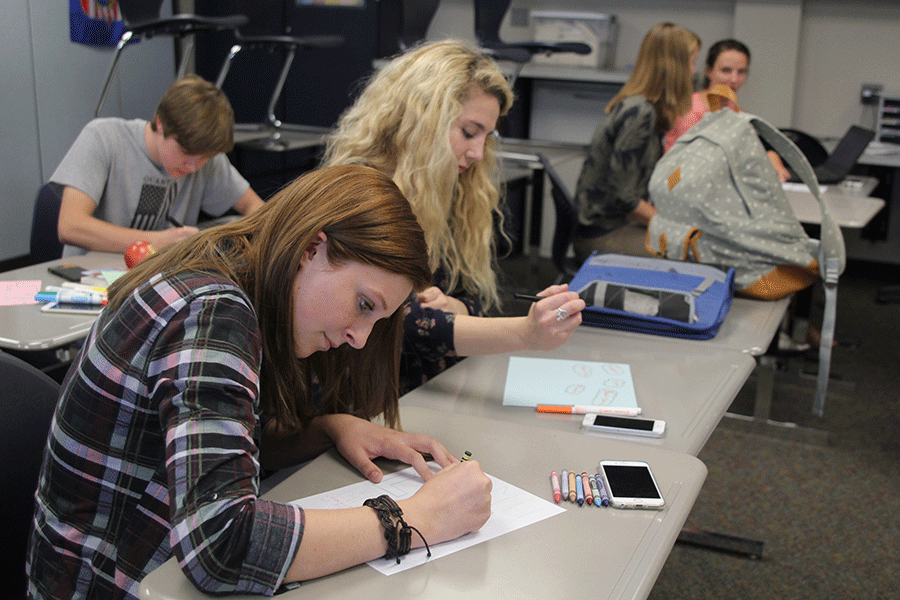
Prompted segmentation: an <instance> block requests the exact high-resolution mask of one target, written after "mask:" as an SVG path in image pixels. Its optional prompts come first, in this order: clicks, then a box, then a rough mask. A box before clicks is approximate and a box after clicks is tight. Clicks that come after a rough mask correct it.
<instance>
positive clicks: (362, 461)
mask: <svg viewBox="0 0 900 600" xmlns="http://www.w3.org/2000/svg"><path fill="white" fill-rule="evenodd" d="M320 418H321V419H322V425H323V427H324V428H325V432H326V434H327V435H328V436H329V437H330V438H331V439H332V441H333V442H334V444H335V447H336V448H337V450H338V452H340V453H341V455H342V456H343V457H344V458H346V459H347V461H348V462H349V463H350V464H351V465H353V466H354V467H355V468H356V470H357V471H359V472H360V473H362V475H363V476H364V477H365V478H366V479H368V480H369V481H372V482H374V483H378V482H380V481H381V478H382V477H383V476H384V474H383V473H382V472H381V469H379V468H378V467H377V466H376V465H375V463H374V462H372V460H373V459H375V458H377V457H379V456H381V457H384V458H389V459H392V460H399V461H402V462H404V463H406V464H408V465H410V466H412V467H413V468H414V469H415V470H416V473H418V474H419V475H420V476H421V477H422V479H424V480H425V481H428V480H429V479H430V478H431V477H432V476H433V475H434V474H433V473H432V472H431V470H430V469H429V468H428V465H427V464H426V463H425V458H424V457H423V456H422V454H430V455H431V456H432V458H433V459H434V461H435V462H437V463H438V464H439V465H441V467H447V466H449V465H451V464H453V463H455V462H458V461H457V459H456V458H455V457H454V456H453V455H452V454H450V452H448V451H447V449H446V448H445V447H444V446H443V445H442V444H441V443H440V442H438V441H437V440H436V439H434V438H433V437H430V436H427V435H420V434H415V433H405V432H402V431H396V430H393V429H389V428H387V427H384V426H382V425H377V424H375V423H371V422H369V421H366V420H364V419H360V418H358V417H354V416H352V415H346V414H339V415H324V416H322V417H320Z"/></svg>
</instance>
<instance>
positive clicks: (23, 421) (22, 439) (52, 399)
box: [0, 352, 59, 598]
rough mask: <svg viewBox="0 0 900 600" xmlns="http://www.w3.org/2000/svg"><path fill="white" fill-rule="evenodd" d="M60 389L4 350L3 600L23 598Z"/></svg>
mask: <svg viewBox="0 0 900 600" xmlns="http://www.w3.org/2000/svg"><path fill="white" fill-rule="evenodd" d="M58 396H59V385H58V384H57V383H56V382H55V381H53V379H51V378H50V377H49V376H48V375H46V374H45V373H43V372H41V371H40V370H38V369H37V368H35V367H33V366H31V365H30V364H28V363H26V362H25V361H23V360H21V359H19V358H17V357H15V356H12V355H10V354H7V353H6V352H0V400H2V402H3V405H2V410H3V418H2V419H0V456H2V461H3V463H2V469H0V486H2V488H0V489H2V490H3V493H2V494H0V514H2V515H3V521H4V523H3V536H2V537H0V550H2V552H3V556H4V557H5V559H6V560H3V561H2V563H0V578H2V581H3V589H4V590H5V591H4V594H3V595H4V597H6V598H24V597H25V589H26V586H27V579H26V577H25V556H26V552H27V551H28V539H29V537H30V536H31V522H32V519H33V517H34V493H35V490H37V485H38V476H39V474H40V471H41V461H42V459H43V454H44V446H45V445H46V443H47V434H48V432H49V431H50V421H51V420H52V418H53V410H54V409H55V407H56V401H57V398H58Z"/></svg>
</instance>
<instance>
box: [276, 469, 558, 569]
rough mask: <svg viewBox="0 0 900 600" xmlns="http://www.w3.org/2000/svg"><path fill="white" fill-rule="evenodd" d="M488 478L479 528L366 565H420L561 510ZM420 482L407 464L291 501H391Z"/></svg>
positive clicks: (309, 504)
mask: <svg viewBox="0 0 900 600" xmlns="http://www.w3.org/2000/svg"><path fill="white" fill-rule="evenodd" d="M429 466H430V467H431V469H432V471H437V470H438V469H440V466H439V465H438V464H437V463H429ZM488 477H490V478H491V481H492V482H493V484H494V487H493V489H492V490H491V516H490V518H489V519H488V521H487V523H485V524H484V526H483V527H482V528H481V529H479V530H478V531H475V532H472V533H469V534H467V535H464V536H462V537H461V538H457V539H455V540H451V541H449V542H444V543H442V544H430V545H431V558H428V556H427V554H426V552H425V548H418V549H415V550H412V551H411V552H410V553H409V554H407V555H406V556H404V557H403V558H402V560H401V561H400V564H399V565H398V564H397V561H396V560H393V559H392V560H388V559H386V558H376V559H375V560H372V561H369V563H368V564H369V566H371V567H372V568H374V569H377V570H378V571H380V572H381V573H383V574H384V575H393V574H394V573H399V572H400V571H405V570H406V569H411V568H412V567H416V566H418V565H421V564H424V563H425V562H426V561H429V560H437V559H438V558H440V557H442V556H447V555H448V554H453V553H454V552H456V551H458V550H463V549H464V548H468V547H469V546H474V545H475V544H480V543H481V542H484V541H487V540H489V539H491V538H495V537H498V536H501V535H503V534H504V533H509V532H510V531H514V530H516V529H519V528H521V527H525V526H526V525H531V524H532V523H537V522H538V521H542V520H543V519H546V518H548V517H552V516H554V515H557V514H559V513H561V512H563V511H564V510H565V509H564V508H562V507H561V506H559V505H557V504H554V503H552V502H549V501H547V500H544V499H542V498H538V497H537V496H535V495H534V494H531V493H529V492H526V491H525V490H522V489H520V488H517V487H516V486H514V485H510V484H508V483H506V482H504V481H501V480H500V479H497V478H496V477H493V476H491V475H488ZM422 484H423V481H422V478H421V477H419V474H418V473H416V471H415V470H414V469H413V468H412V467H409V468H407V469H404V470H402V471H398V472H396V473H389V474H388V475H385V476H384V478H383V479H382V480H381V483H372V482H371V481H361V482H359V483H353V484H350V485H348V486H344V487H342V488H338V489H336V490H331V491H330V492H323V493H321V494H316V495H315V496H308V497H306V498H301V499H299V500H295V501H294V502H293V503H292V504H297V505H299V506H301V507H303V508H304V509H336V508H355V507H359V506H362V505H363V502H365V501H366V500H367V499H369V498H375V497H377V496H381V495H382V494H387V495H388V496H390V497H391V498H393V499H394V500H403V499H404V498H408V497H410V496H412V495H413V494H414V493H416V491H418V489H419V488H420V487H422ZM410 525H413V526H414V525H415V524H414V523H410ZM413 538H414V539H415V538H416V533H415V532H413Z"/></svg>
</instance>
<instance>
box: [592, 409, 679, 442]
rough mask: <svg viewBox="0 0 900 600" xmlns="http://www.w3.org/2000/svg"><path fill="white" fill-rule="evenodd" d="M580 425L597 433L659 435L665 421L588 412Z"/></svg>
mask: <svg viewBox="0 0 900 600" xmlns="http://www.w3.org/2000/svg"><path fill="white" fill-rule="evenodd" d="M581 427H582V428H583V429H585V430H586V431H596V432H598V433H618V434H625V435H640V436H644V437H660V436H661V435H662V434H663V433H665V431H666V422H665V421H660V420H658V419H641V418H638V417H619V416H616V415H603V414H600V415H598V414H588V415H584V420H583V421H582V422H581Z"/></svg>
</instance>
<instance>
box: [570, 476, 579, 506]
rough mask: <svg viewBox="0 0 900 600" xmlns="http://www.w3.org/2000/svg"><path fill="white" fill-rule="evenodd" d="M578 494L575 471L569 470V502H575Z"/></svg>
mask: <svg viewBox="0 0 900 600" xmlns="http://www.w3.org/2000/svg"><path fill="white" fill-rule="evenodd" d="M577 498H578V494H577V492H576V491H575V471H569V502H575V500H576V499H577Z"/></svg>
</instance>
